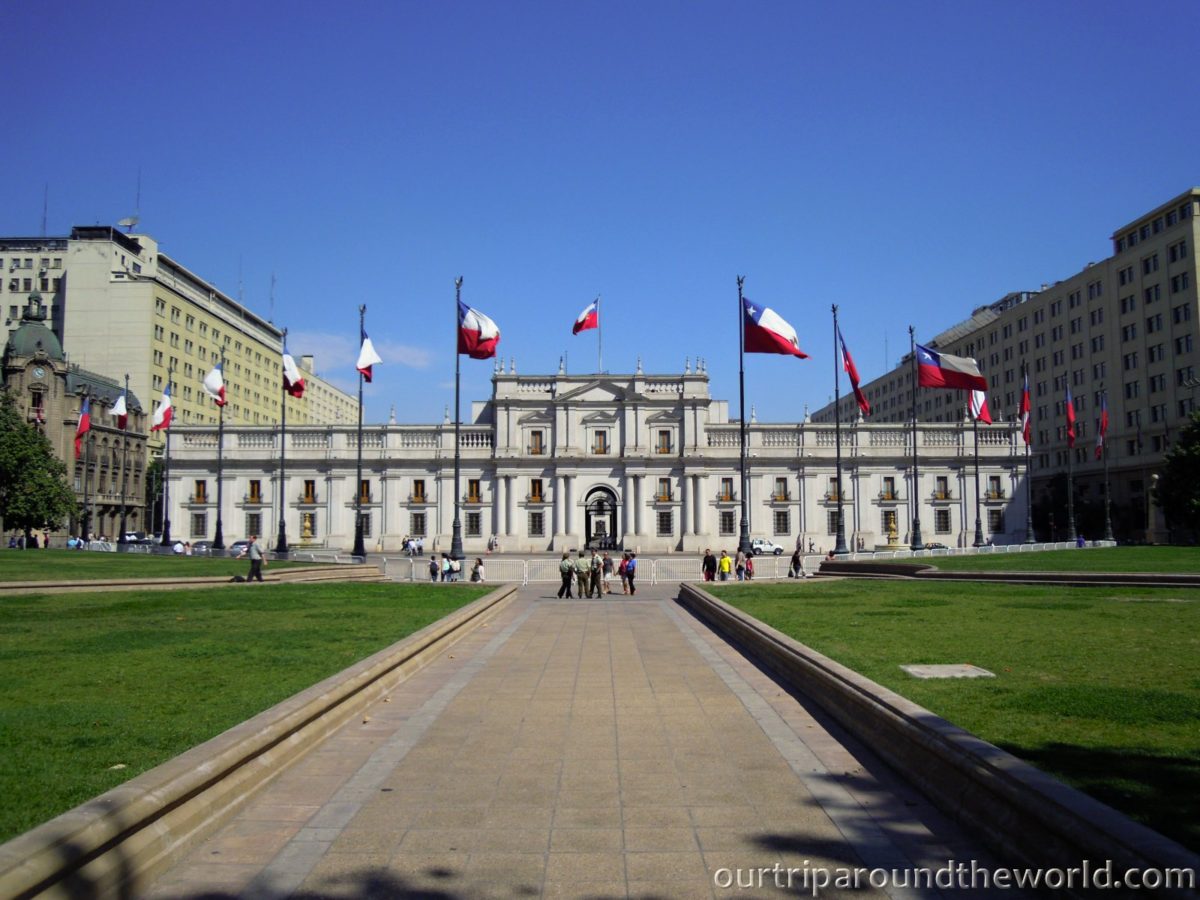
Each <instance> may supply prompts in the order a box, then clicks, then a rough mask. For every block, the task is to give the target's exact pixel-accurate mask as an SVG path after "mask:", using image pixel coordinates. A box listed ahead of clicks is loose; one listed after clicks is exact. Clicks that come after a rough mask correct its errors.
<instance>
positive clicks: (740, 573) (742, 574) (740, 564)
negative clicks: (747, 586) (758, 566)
mask: <svg viewBox="0 0 1200 900" xmlns="http://www.w3.org/2000/svg"><path fill="white" fill-rule="evenodd" d="M733 568H734V570H735V571H736V572H737V580H738V581H745V580H746V554H745V553H743V552H742V551H741V550H738V552H737V558H736V559H735V560H734V563H733Z"/></svg>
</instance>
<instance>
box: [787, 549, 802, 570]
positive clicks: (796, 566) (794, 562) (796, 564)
mask: <svg viewBox="0 0 1200 900" xmlns="http://www.w3.org/2000/svg"><path fill="white" fill-rule="evenodd" d="M803 569H804V563H802V562H801V561H800V548H799V547H797V548H796V551H795V552H794V553H793V554H792V558H791V561H790V562H788V578H799V577H801V576H800V572H801V571H803Z"/></svg>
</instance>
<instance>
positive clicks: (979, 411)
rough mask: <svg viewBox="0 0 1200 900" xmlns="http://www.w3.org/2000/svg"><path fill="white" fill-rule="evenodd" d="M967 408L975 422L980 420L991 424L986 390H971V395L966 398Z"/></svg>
mask: <svg viewBox="0 0 1200 900" xmlns="http://www.w3.org/2000/svg"><path fill="white" fill-rule="evenodd" d="M967 408H968V409H969V410H970V411H971V418H972V419H974V420H975V421H976V422H982V423H983V424H984V425H991V424H992V414H991V412H990V411H989V410H988V407H987V392H986V391H971V396H970V397H969V398H968V399H967Z"/></svg>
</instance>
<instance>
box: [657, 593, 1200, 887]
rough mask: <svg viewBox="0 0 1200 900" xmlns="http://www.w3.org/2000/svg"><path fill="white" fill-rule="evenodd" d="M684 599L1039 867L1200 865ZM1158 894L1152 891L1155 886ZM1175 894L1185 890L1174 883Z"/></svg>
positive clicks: (977, 827) (877, 693)
mask: <svg viewBox="0 0 1200 900" xmlns="http://www.w3.org/2000/svg"><path fill="white" fill-rule="evenodd" d="M680 602H681V603H682V604H683V606H684V607H685V608H687V609H688V610H690V611H691V612H692V613H693V614H694V615H696V616H697V617H698V618H699V619H700V620H701V621H703V622H705V623H707V624H709V625H710V626H711V627H713V628H714V629H715V630H716V631H718V632H719V633H721V634H722V635H724V636H725V637H726V638H727V639H729V640H730V641H732V642H733V643H734V644H735V645H737V646H738V647H739V648H741V649H742V650H743V651H745V652H746V653H748V654H749V655H750V657H751V658H753V659H756V660H758V661H760V662H762V663H763V664H765V665H766V666H767V667H768V668H769V669H771V670H772V671H773V672H774V673H775V674H776V676H777V677H779V678H780V679H781V680H782V681H783V683H785V684H786V685H788V686H789V687H790V688H792V689H793V690H796V691H798V692H800V693H802V694H804V695H805V696H807V697H810V698H812V699H813V700H815V701H816V702H817V703H819V704H820V705H821V707H822V708H824V709H825V710H826V711H827V712H828V713H829V714H830V715H831V716H833V717H834V719H835V720H836V721H837V722H838V723H839V724H840V725H841V726H842V727H844V728H845V729H846V730H847V731H848V732H850V733H851V734H852V735H854V736H855V737H857V738H858V739H859V740H862V741H863V742H864V743H865V744H867V745H868V746H869V747H870V748H871V749H872V750H873V751H874V752H876V753H877V754H879V756H880V757H882V758H883V759H884V761H886V762H887V763H888V764H889V765H891V766H892V767H893V768H895V769H896V770H897V771H898V772H900V773H901V775H903V776H904V777H905V778H907V779H909V780H910V782H911V783H912V784H914V785H915V786H916V787H918V788H919V789H920V790H921V791H922V792H923V793H924V794H925V795H926V796H928V797H929V798H930V799H931V800H932V801H933V802H934V803H935V804H936V805H937V806H938V807H939V808H940V809H941V810H942V811H943V812H945V813H946V814H948V815H950V816H951V817H952V818H954V819H957V820H958V821H961V822H963V823H964V824H966V825H967V826H968V827H969V828H971V829H972V830H973V831H975V832H976V833H978V834H981V835H983V836H984V838H985V840H986V841H987V842H988V844H989V846H990V847H991V848H992V850H993V851H995V852H997V853H998V854H1000V855H1002V856H1003V857H1004V858H1006V859H1009V860H1019V861H1021V863H1022V864H1024V865H1027V866H1030V867H1033V868H1046V867H1058V868H1070V867H1073V866H1079V865H1080V864H1081V862H1082V861H1083V860H1085V859H1086V860H1091V861H1092V862H1093V863H1096V864H1101V865H1102V864H1103V863H1104V861H1105V860H1112V861H1113V862H1114V864H1115V865H1116V867H1117V868H1118V870H1125V869H1140V870H1149V869H1157V870H1164V869H1169V868H1190V869H1192V870H1193V871H1195V870H1197V869H1200V856H1197V855H1196V854H1194V853H1192V852H1191V851H1189V850H1188V849H1187V848H1185V847H1183V846H1182V845H1180V844H1178V843H1176V842H1175V841H1172V840H1170V839H1169V838H1167V837H1164V836H1163V835H1161V834H1158V833H1157V832H1155V831H1152V830H1150V829H1149V828H1146V827H1145V826H1143V825H1140V824H1138V823H1137V822H1134V821H1133V820H1132V819H1129V818H1128V817H1126V816H1124V815H1122V814H1121V813H1119V812H1117V811H1116V810H1115V809H1113V808H1112V807H1110V806H1106V805H1105V804H1103V803H1100V802H1099V801H1097V800H1094V799H1093V798H1091V797H1089V796H1087V795H1086V794H1084V793H1082V792H1081V791H1078V790H1076V789H1074V788H1072V787H1069V786H1068V785H1066V784H1064V783H1062V782H1061V781H1058V780H1057V779H1055V778H1052V777H1051V776H1049V775H1047V774H1046V773H1044V772H1042V771H1041V770H1039V769H1036V768H1034V767H1033V766H1031V765H1029V764H1028V763H1025V762H1023V761H1022V760H1020V759H1017V758H1016V757H1015V756H1013V755H1012V754H1010V753H1007V752H1006V751H1004V750H1001V749H1000V748H999V747H996V746H995V745H993V744H989V743H988V742H986V741H984V740H981V739H980V738H978V737H976V736H975V735H973V734H971V733H970V732H967V731H965V730H963V729H961V728H959V727H958V726H956V725H953V724H952V723H950V722H948V721H946V720H945V719H943V718H941V717H940V716H937V715H935V714H934V713H932V712H930V711H929V710H927V709H925V708H924V707H922V706H919V705H918V704H916V703H913V702H911V701H909V700H906V699H905V698H904V697H901V696H900V695H899V694H896V693H894V692H892V691H890V690H888V689H887V688H885V687H883V686H882V685H879V684H876V683H875V682H873V681H871V680H870V679H868V678H864V677H863V676H861V675H859V674H858V673H857V672H854V671H852V670H851V669H848V668H846V667H845V666H843V665H841V664H839V663H837V662H835V661H833V660H832V659H830V658H828V657H827V656H824V655H822V654H820V653H818V652H817V651H815V650H813V649H812V648H810V647H806V646H805V645H804V644H801V643H799V642H798V641H795V640H793V639H792V638H790V637H788V636H787V635H785V634H783V633H781V632H779V631H776V630H775V629H773V628H771V627H770V626H768V625H765V624H764V623H762V622H760V621H758V620H757V619H755V618H753V617H752V616H749V615H747V614H745V613H743V612H742V611H741V610H739V609H737V608H735V607H733V606H730V605H729V604H727V603H725V602H723V601H721V600H718V599H717V598H716V597H714V596H712V595H711V594H709V593H708V592H706V591H704V590H703V589H701V588H700V587H698V586H695V585H683V587H682V590H681V595H680ZM1150 893H1153V892H1150ZM1169 893H1170V895H1171V896H1183V894H1181V893H1180V892H1169Z"/></svg>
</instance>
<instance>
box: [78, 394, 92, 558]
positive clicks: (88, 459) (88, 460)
mask: <svg viewBox="0 0 1200 900" xmlns="http://www.w3.org/2000/svg"><path fill="white" fill-rule="evenodd" d="M91 393H92V388H91V385H85V386H84V388H83V398H82V399H81V400H80V401H79V408H80V409H81V410H82V409H83V405H84V404H85V403H87V402H88V397H90V396H91ZM89 415H90V413H89ZM80 418H82V415H81V416H80ZM91 437H92V425H91V421H90V420H89V421H88V430H87V433H86V434H85V435H84V436H83V539H84V541H86V542H88V543H91V537H90V536H89V534H88V531H89V529H90V526H91V524H92V501H91V495H90V493H89V491H88V484H89V480H88V476H89V475H90V474H91V468H92V441H91Z"/></svg>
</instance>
